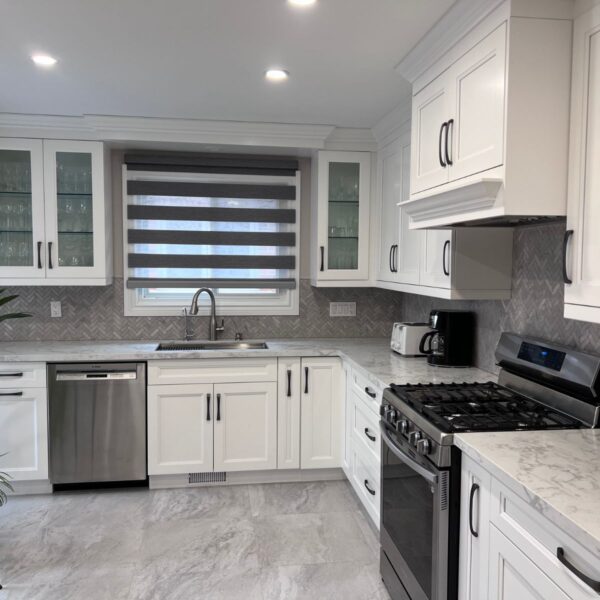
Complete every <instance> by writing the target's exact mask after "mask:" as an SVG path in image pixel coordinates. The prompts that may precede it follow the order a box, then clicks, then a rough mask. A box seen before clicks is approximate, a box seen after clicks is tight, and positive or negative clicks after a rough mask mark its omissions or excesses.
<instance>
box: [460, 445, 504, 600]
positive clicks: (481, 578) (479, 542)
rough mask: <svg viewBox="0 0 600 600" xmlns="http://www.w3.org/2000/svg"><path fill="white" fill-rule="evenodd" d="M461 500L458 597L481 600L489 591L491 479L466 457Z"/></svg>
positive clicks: (462, 470)
mask: <svg viewBox="0 0 600 600" xmlns="http://www.w3.org/2000/svg"><path fill="white" fill-rule="evenodd" d="M460 497H461V503H460V553H459V573H458V597H459V598H460V599H461V600H481V598H485V597H486V595H487V588H488V570H489V567H488V563H489V558H488V546H489V528H490V525H489V521H490V514H489V513H490V511H489V507H490V501H491V476H490V474H489V473H488V472H487V471H486V470H485V469H484V468H483V467H481V466H480V465H478V464H477V463H476V462H475V461H474V460H472V459H471V458H470V457H468V456H465V455H463V457H462V466H461V478H460ZM515 598H516V597H515Z"/></svg>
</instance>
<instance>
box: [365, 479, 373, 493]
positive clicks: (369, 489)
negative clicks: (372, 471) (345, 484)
mask: <svg viewBox="0 0 600 600" xmlns="http://www.w3.org/2000/svg"><path fill="white" fill-rule="evenodd" d="M365 487H366V488H367V492H369V494H371V496H374V495H375V490H374V489H373V488H372V487H369V480H368V479H365Z"/></svg>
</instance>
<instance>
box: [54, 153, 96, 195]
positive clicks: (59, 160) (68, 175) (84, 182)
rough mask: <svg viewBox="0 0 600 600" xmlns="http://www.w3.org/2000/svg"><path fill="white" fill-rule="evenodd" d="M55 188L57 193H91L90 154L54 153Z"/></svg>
mask: <svg viewBox="0 0 600 600" xmlns="http://www.w3.org/2000/svg"><path fill="white" fill-rule="evenodd" d="M56 188H57V190H58V194H59V195H63V194H80V195H81V194H91V193H92V155H91V154H89V153H82V152H57V153H56Z"/></svg>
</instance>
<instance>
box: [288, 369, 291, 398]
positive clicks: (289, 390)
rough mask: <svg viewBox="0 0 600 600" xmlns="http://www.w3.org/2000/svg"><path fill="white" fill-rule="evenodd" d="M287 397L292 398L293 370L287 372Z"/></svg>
mask: <svg viewBox="0 0 600 600" xmlns="http://www.w3.org/2000/svg"><path fill="white" fill-rule="evenodd" d="M287 397H288V398H291V397H292V370H291V369H288V371H287Z"/></svg>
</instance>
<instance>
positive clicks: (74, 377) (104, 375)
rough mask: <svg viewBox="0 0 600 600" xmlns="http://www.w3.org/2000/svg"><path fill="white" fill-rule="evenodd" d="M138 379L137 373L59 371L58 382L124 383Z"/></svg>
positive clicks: (57, 374)
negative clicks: (124, 381)
mask: <svg viewBox="0 0 600 600" xmlns="http://www.w3.org/2000/svg"><path fill="white" fill-rule="evenodd" d="M132 379H137V371H77V372H73V371H58V372H57V373H56V381H123V380H132Z"/></svg>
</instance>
